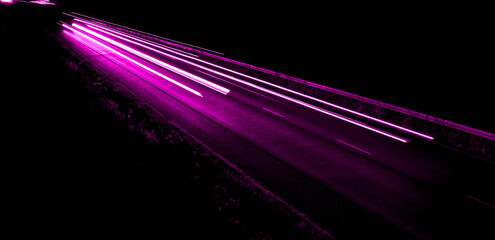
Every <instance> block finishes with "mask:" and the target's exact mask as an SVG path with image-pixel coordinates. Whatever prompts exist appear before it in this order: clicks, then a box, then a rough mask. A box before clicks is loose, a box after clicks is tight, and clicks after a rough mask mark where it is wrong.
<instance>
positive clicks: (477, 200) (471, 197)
mask: <svg viewBox="0 0 495 240" xmlns="http://www.w3.org/2000/svg"><path fill="white" fill-rule="evenodd" d="M466 197H467V198H470V199H472V200H474V201H476V202H479V203H481V204H483V205H485V206H487V207H491V208H493V209H495V206H494V205H491V204H489V203H487V202H485V201H482V200H479V199H477V198H475V197H473V196H471V195H466Z"/></svg>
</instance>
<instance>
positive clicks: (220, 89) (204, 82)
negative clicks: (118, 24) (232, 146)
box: [72, 23, 230, 95]
mask: <svg viewBox="0 0 495 240" xmlns="http://www.w3.org/2000/svg"><path fill="white" fill-rule="evenodd" d="M72 26H73V27H75V28H78V29H80V30H82V31H84V32H86V33H88V34H91V35H93V36H95V37H98V38H100V39H102V40H104V41H106V42H108V43H111V44H113V45H115V46H117V47H119V48H122V49H124V50H126V51H128V52H130V53H132V54H135V55H137V56H139V57H141V58H144V59H146V60H148V61H150V62H152V63H155V64H157V65H159V66H161V67H163V68H166V69H168V70H170V71H173V72H175V73H178V74H180V75H182V76H184V77H187V78H189V79H191V80H193V81H195V82H197V83H199V84H202V85H204V86H206V87H209V88H211V89H213V90H215V91H217V92H220V93H222V94H224V95H227V94H228V93H229V92H230V90H229V89H227V88H224V87H222V86H219V85H217V84H214V83H212V82H210V81H208V80H206V79H203V78H200V77H198V76H196V75H194V74H191V73H189V72H186V71H184V70H182V69H179V68H177V67H174V66H172V65H170V64H167V63H165V62H163V61H160V60H158V59H156V58H154V57H151V56H149V55H147V54H144V53H142V52H140V51H138V50H136V49H134V48H131V47H129V46H127V45H124V44H122V43H119V42H117V41H114V40H112V39H110V38H107V37H105V36H103V35H101V34H99V33H96V32H94V31H92V30H90V29H88V28H86V27H83V26H81V25H79V24H76V23H73V24H72Z"/></svg>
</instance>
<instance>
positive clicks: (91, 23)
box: [66, 14, 198, 57]
mask: <svg viewBox="0 0 495 240" xmlns="http://www.w3.org/2000/svg"><path fill="white" fill-rule="evenodd" d="M66 15H68V16H71V15H70V14H66ZM74 20H75V21H78V22H82V23H85V24H86V25H87V26H88V27H91V28H95V29H99V30H100V29H105V30H107V31H109V32H112V33H115V34H117V35H120V36H124V37H128V38H130V39H133V40H136V41H138V42H141V43H145V44H148V45H151V46H154V47H156V48H159V49H162V50H165V51H168V52H173V53H176V54H179V52H180V53H183V54H187V55H191V56H194V57H198V55H194V54H192V53H189V52H185V51H182V50H179V49H176V48H172V47H169V46H164V45H162V44H158V43H154V42H152V41H150V40H145V39H139V38H137V37H133V36H132V35H130V34H127V33H124V32H120V31H117V30H114V29H110V28H108V27H105V26H102V25H100V24H101V23H98V22H96V21H86V20H83V19H80V18H74Z"/></svg>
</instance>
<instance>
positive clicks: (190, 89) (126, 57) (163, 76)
mask: <svg viewBox="0 0 495 240" xmlns="http://www.w3.org/2000/svg"><path fill="white" fill-rule="evenodd" d="M62 26H63V27H65V28H67V29H69V30H71V31H72V32H74V33H76V34H78V35H80V36H82V37H84V38H85V39H87V40H89V41H91V42H93V43H96V44H97V45H99V46H102V47H103V48H105V49H108V50H110V51H111V52H113V53H115V54H117V55H119V56H120V57H122V58H124V59H126V60H128V61H130V62H132V63H134V64H136V65H138V66H140V67H141V68H144V69H145V70H147V71H149V72H151V73H153V74H155V75H158V76H159V77H161V78H163V79H165V80H167V81H169V82H171V83H173V84H175V85H177V86H179V87H181V88H183V89H185V90H187V91H189V92H191V93H193V94H195V95H196V96H199V97H203V95H201V93H200V92H198V91H196V90H194V89H192V88H190V87H188V86H186V85H184V84H182V83H179V82H177V81H175V80H173V79H171V78H169V77H167V76H165V75H163V74H161V73H159V72H157V71H155V70H153V69H151V68H149V67H147V66H145V65H144V64H142V63H140V62H138V61H136V60H134V59H132V58H130V57H128V56H126V55H124V54H122V53H121V52H119V51H117V50H115V49H113V48H112V47H109V46H107V45H106V44H104V43H101V42H99V41H98V40H96V39H94V38H92V37H90V36H88V35H86V34H84V33H82V32H80V31H78V30H76V29H74V28H72V27H70V26H69V25H67V24H62Z"/></svg>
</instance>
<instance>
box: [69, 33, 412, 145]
mask: <svg viewBox="0 0 495 240" xmlns="http://www.w3.org/2000/svg"><path fill="white" fill-rule="evenodd" d="M72 25H73V26H75V27H77V28H80V29H86V28H84V27H82V26H80V25H78V24H75V23H73V24H72ZM86 31H90V32H93V31H91V30H89V29H86ZM88 33H89V32H88ZM93 33H94V32H93ZM94 34H97V33H94ZM98 35H100V34H98ZM100 36H101V35H100ZM102 37H104V36H102ZM104 38H106V37H104ZM109 40H111V39H109ZM111 41H113V40H111ZM120 45H122V44H120ZM162 54H164V55H166V56H170V57H173V58H174V59H178V60H181V61H183V62H185V63H188V64H191V65H193V66H195V67H198V68H201V69H203V70H206V71H209V72H212V73H215V74H217V75H220V76H223V77H226V78H228V79H231V80H233V81H236V82H240V83H242V84H244V85H248V86H250V87H252V88H255V89H258V90H260V91H263V92H266V93H269V94H272V95H275V96H277V97H280V98H283V99H286V100H288V101H291V102H294V103H297V104H299V105H302V106H305V107H307V108H310V109H313V110H315V111H318V112H320V113H323V114H326V115H328V116H332V117H335V118H338V119H341V120H343V121H346V122H348V123H351V124H354V125H356V126H359V127H362V128H365V129H368V130H370V131H373V132H376V133H379V134H381V135H384V136H387V137H389V138H392V139H395V140H398V141H400V142H403V143H407V142H409V140H408V139H405V138H402V137H399V136H396V135H393V134H391V133H388V132H385V131H382V130H380V129H377V128H374V127H371V126H369V125H366V124H364V123H362V122H359V121H356V120H353V119H350V118H348V117H345V116H342V115H339V114H336V113H333V112H331V111H328V110H325V109H322V108H319V107H316V106H314V105H311V104H309V103H306V102H303V101H301V100H298V99H294V98H291V97H288V96H285V95H283V94H280V93H277V92H274V91H272V90H269V89H266V88H263V87H260V86H258V85H255V84H252V83H250V82H246V81H244V80H241V79H238V78H235V77H233V76H230V75H227V74H224V73H221V72H219V71H216V70H213V69H210V68H207V67H204V66H201V65H199V64H196V63H193V62H190V61H188V60H185V59H181V58H178V57H175V56H172V55H169V54H167V53H162Z"/></svg>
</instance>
